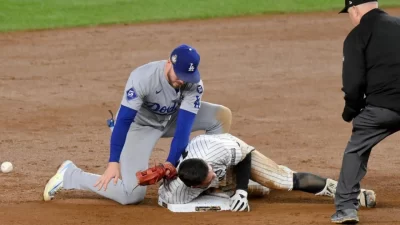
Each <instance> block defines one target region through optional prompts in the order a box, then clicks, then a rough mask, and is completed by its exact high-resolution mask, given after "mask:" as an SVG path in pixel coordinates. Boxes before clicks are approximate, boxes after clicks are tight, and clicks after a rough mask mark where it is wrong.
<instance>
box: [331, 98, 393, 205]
mask: <svg viewBox="0 0 400 225" xmlns="http://www.w3.org/2000/svg"><path fill="white" fill-rule="evenodd" d="M399 130H400V114H399V113H397V112H394V111H391V110H389V109H385V108H380V107H374V106H367V107H366V108H365V109H364V110H363V111H362V112H361V113H360V114H359V115H358V116H357V117H356V118H354V120H353V130H352V135H351V138H350V140H349V142H348V144H347V147H346V149H345V151H344V155H343V161H342V168H341V170H340V177H339V180H338V185H337V189H336V195H335V206H336V210H343V209H356V210H358V209H359V204H358V200H357V196H358V195H359V193H360V181H361V180H362V179H363V178H364V176H365V174H366V172H367V164H368V159H369V156H370V153H371V150H372V148H373V147H374V146H375V145H377V144H378V143H379V142H381V141H382V140H383V139H385V138H386V137H388V136H389V135H391V134H393V133H395V132H397V131H399Z"/></svg>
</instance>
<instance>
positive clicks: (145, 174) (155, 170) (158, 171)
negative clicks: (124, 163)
mask: <svg viewBox="0 0 400 225" xmlns="http://www.w3.org/2000/svg"><path fill="white" fill-rule="evenodd" d="M177 175H178V173H177V171H176V168H175V166H173V165H172V164H171V163H169V162H166V163H164V164H161V163H160V164H158V165H156V166H153V167H150V168H148V169H147V170H143V171H138V172H137V173H136V178H137V180H138V185H141V186H147V185H152V184H155V183H157V182H158V181H160V180H161V179H163V180H164V181H166V180H167V181H170V180H173V179H175V178H176V177H177Z"/></svg>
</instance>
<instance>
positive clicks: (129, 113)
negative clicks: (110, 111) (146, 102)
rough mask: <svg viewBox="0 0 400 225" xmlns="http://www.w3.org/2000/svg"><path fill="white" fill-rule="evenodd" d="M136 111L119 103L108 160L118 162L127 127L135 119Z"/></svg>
mask: <svg viewBox="0 0 400 225" xmlns="http://www.w3.org/2000/svg"><path fill="white" fill-rule="evenodd" d="M136 113H137V111H136V110H133V109H130V108H128V107H126V106H123V105H121V108H120V110H119V112H118V117H117V121H116V122H115V127H114V130H113V132H112V134H111V141H110V158H109V162H119V158H120V156H121V152H122V148H123V147H124V144H125V140H126V135H127V134H128V131H129V127H130V126H131V124H132V122H133V120H134V119H135V116H136Z"/></svg>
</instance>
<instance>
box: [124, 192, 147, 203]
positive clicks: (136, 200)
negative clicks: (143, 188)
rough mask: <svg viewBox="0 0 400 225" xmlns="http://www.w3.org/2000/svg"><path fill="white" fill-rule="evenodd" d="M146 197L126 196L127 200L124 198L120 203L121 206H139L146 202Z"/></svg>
mask: <svg viewBox="0 0 400 225" xmlns="http://www.w3.org/2000/svg"><path fill="white" fill-rule="evenodd" d="M144 196H145V195H138V194H136V195H133V194H132V195H130V196H126V198H122V199H120V200H119V201H118V203H120V204H121V205H137V204H139V203H141V202H142V201H143V200H144Z"/></svg>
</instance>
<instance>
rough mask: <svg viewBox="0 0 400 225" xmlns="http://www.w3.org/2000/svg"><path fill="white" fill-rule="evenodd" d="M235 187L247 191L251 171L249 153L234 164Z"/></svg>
mask: <svg viewBox="0 0 400 225" xmlns="http://www.w3.org/2000/svg"><path fill="white" fill-rule="evenodd" d="M235 173H236V189H240V190H245V191H247V189H248V187H249V180H250V173H251V153H249V154H247V156H246V157H245V158H244V159H243V160H242V161H241V162H239V163H238V164H237V165H236V166H235Z"/></svg>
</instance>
